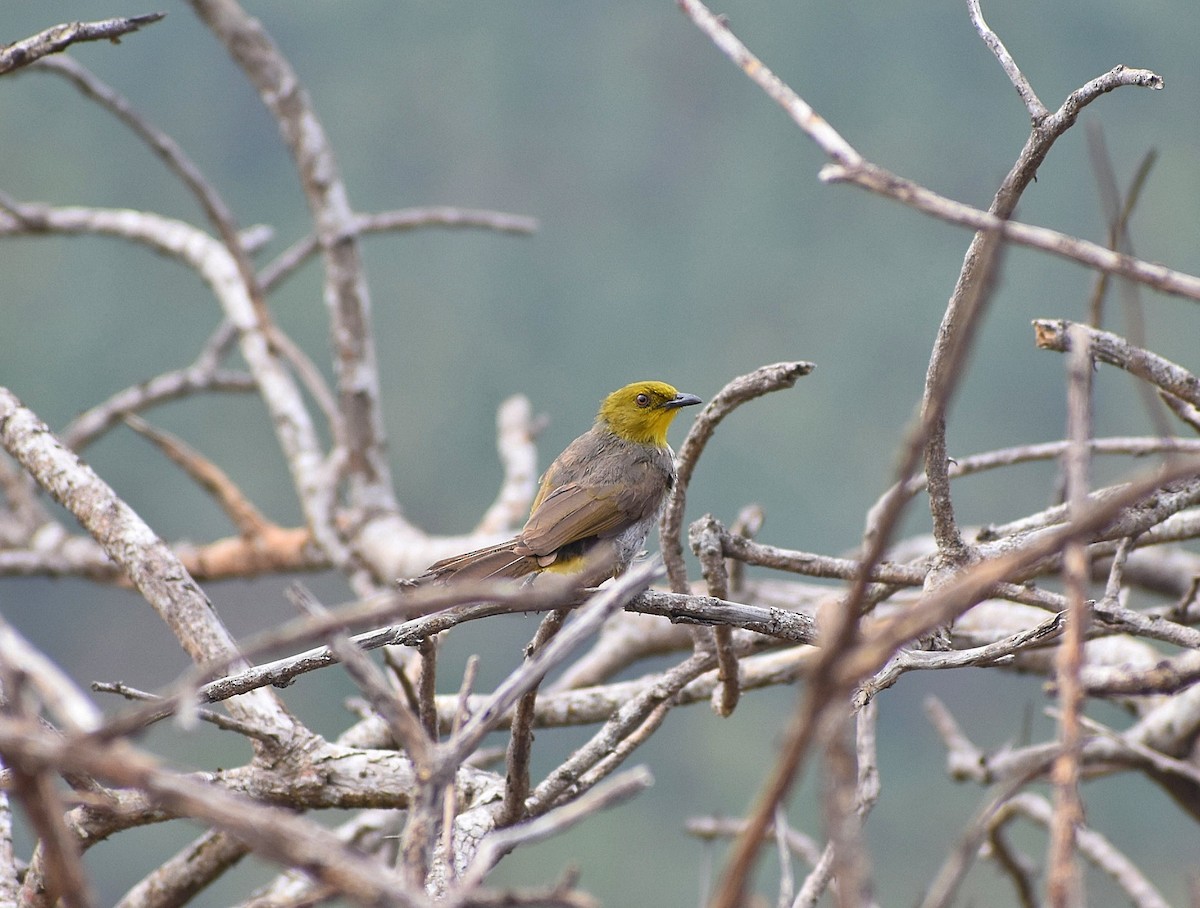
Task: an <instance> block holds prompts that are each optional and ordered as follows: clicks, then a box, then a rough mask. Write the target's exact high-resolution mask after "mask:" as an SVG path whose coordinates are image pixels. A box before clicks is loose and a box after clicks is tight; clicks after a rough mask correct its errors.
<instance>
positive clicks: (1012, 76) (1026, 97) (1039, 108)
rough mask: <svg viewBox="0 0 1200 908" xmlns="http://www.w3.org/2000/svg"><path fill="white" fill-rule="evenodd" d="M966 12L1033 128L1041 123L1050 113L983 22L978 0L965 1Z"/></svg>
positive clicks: (995, 36) (990, 29) (1001, 44)
mask: <svg viewBox="0 0 1200 908" xmlns="http://www.w3.org/2000/svg"><path fill="white" fill-rule="evenodd" d="M967 11H968V12H969V13H970V16H971V24H972V25H974V26H975V30H976V31H977V32H979V37H981V38H982V39H983V43H984V44H986V45H987V46H988V49H989V50H991V52H992V53H993V54H995V55H996V59H997V60H998V61H999V63H1000V67H1001V68H1002V69H1003V70H1004V74H1005V75H1006V76H1008V80H1009V81H1010V82H1012V84H1013V88H1015V89H1016V90H1017V94H1018V95H1020V96H1021V101H1022V102H1023V103H1024V104H1025V109H1026V110H1028V111H1029V118H1030V119H1031V120H1032V121H1033V123H1034V125H1035V126H1036V125H1037V124H1039V123H1041V121H1042V120H1043V119H1045V118H1046V116H1047V115H1048V114H1049V113H1050V111H1049V110H1048V109H1047V108H1046V105H1045V104H1043V103H1042V102H1041V101H1040V100H1039V99H1038V96H1037V94H1036V93H1035V92H1034V90H1033V86H1032V85H1030V84H1029V80H1028V79H1026V78H1025V74H1024V73H1023V72H1021V70H1020V68H1018V66H1017V63H1016V61H1015V60H1013V58H1012V54H1010V53H1009V52H1008V48H1006V47H1005V46H1004V42H1003V41H1001V40H1000V36H999V35H997V34H996V33H995V32H994V31H992V28H991V26H990V25H988V24H987V22H985V21H984V19H983V11H982V10H981V9H980V8H979V0H967Z"/></svg>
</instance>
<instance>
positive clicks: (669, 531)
mask: <svg viewBox="0 0 1200 908" xmlns="http://www.w3.org/2000/svg"><path fill="white" fill-rule="evenodd" d="M722 27H723V26H722ZM814 368H815V367H814V366H813V364H812V363H809V362H790V363H775V364H773V365H770V366H760V367H759V368H758V369H755V370H754V371H753V372H750V373H748V374H746V375H742V376H739V377H738V378H735V379H734V380H733V381H731V382H729V383H728V384H727V385H726V386H725V387H724V388H722V389H721V390H720V391H719V392H718V393H717V395H716V396H715V397H714V398H713V399H712V400H710V401H709V402H708V404H706V405H705V407H704V409H703V410H701V411H700V413H699V415H698V416H697V417H696V419H695V421H694V422H693V423H692V427H691V429H689V430H688V434H687V438H685V439H684V440H683V445H682V446H681V447H680V448H679V456H678V457H677V458H676V460H677V464H676V466H677V468H678V472H679V476H678V478H677V479H676V481H675V487H674V488H673V489H672V490H671V494H670V496H669V497H668V499H667V504H666V507H665V508H664V510H663V515H662V521H661V523H660V529H659V537H660V539H659V546H660V548H661V549H662V556H663V561H664V563H665V564H666V566H667V577H668V579H669V580H670V581H671V589H672V590H674V591H675V592H677V593H684V592H687V589H688V587H687V572H686V571H685V570H684V566H683V543H682V542H681V541H680V536H681V533H682V532H683V511H684V506H685V504H686V502H687V486H688V483H689V482H690V481H691V478H692V471H693V470H695V468H696V460H697V459H698V458H699V457H700V454H701V452H702V451H703V450H704V446H705V445H706V444H708V440H709V439H710V438H711V437H712V434H713V432H714V431H716V428H717V425H718V424H719V423H720V422H721V420H723V419H724V418H725V417H726V416H728V415H729V414H730V413H731V412H733V410H735V409H736V408H737V407H738V406H739V405H741V404H744V403H746V402H747V401H750V400H753V399H754V398H756V397H761V396H762V395H763V394H767V393H768V392H770V391H779V390H781V389H784V388H790V387H792V386H793V385H795V384H796V381H797V379H799V378H800V377H801V376H804V375H808V373H809V372H811V371H812V370H813V369H814Z"/></svg>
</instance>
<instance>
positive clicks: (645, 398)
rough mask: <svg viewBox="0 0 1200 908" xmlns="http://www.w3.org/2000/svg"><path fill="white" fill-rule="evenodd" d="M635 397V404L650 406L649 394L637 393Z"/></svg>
mask: <svg viewBox="0 0 1200 908" xmlns="http://www.w3.org/2000/svg"><path fill="white" fill-rule="evenodd" d="M635 399H636V400H637V405H638V406H639V407H648V406H650V395H649V394H639V395H638V396H637V397H636V398H635Z"/></svg>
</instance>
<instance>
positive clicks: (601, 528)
mask: <svg viewBox="0 0 1200 908" xmlns="http://www.w3.org/2000/svg"><path fill="white" fill-rule="evenodd" d="M698 403H701V400H700V398H699V397H697V396H696V395H694V394H683V393H681V392H679V391H677V390H676V389H675V388H674V387H672V386H671V385H669V384H667V383H666V382H661V381H636V382H633V383H632V384H628V385H625V387H623V388H620V389H618V390H616V391H613V392H612V393H611V394H609V395H608V396H607V397H606V398H604V401H603V402H602V403H601V404H600V410H599V412H598V413H597V414H596V421H595V423H594V424H593V425H592V427H591V428H590V429H589V430H588V431H586V432H584V433H583V434H582V435H580V436H579V437H578V438H576V439H575V440H574V441H573V442H571V443H570V444H569V445H567V447H566V449H565V450H564V451H563V452H562V453H561V454H559V455H558V457H556V458H555V459H554V462H553V463H551V464H550V467H549V468H548V469H547V470H546V472H545V473H544V474H543V475H542V479H541V484H540V486H539V487H538V492H537V495H536V496H535V497H534V500H533V505H532V507H531V508H530V513H529V519H528V520H527V521H526V522H525V526H524V528H522V530H521V532H520V533H518V534H517V535H516V536H515V537H514V538H512V539H509V540H508V541H506V542H501V543H499V544H497V545H491V546H488V547H487V548H482V549H477V550H475V551H473V552H466V553H464V554H461V555H455V556H453V557H451V558H445V559H443V560H441V561H438V562H437V563H435V564H433V565H430V567H429V568H428V569H426V571H425V573H424V574H422V575H421V576H420V577H417V578H415V579H414V581H413V582H415V583H417V584H421V583H426V582H436V583H448V582H454V581H461V580H474V581H480V580H490V579H516V578H526V577H530V576H531V575H537V574H540V573H542V572H544V571H550V572H554V573H568V574H579V575H581V579H582V580H585V581H586V582H585V585H588V586H592V585H595V584H596V583H599V582H600V581H601V580H603V579H606V578H607V577H609V576H613V577H615V576H618V575H620V574H621V573H623V572H624V571H625V569H626V568H628V567H629V565H630V563H631V562H632V561H633V559H634V558H635V556H637V554H638V553H639V552H640V551H641V549H642V545H643V543H645V541H646V536H647V535H648V534H649V532H650V530H651V528H652V527H653V526H654V525H655V524H656V523H657V522H658V518H659V515H660V514H661V513H662V509H663V507H664V505H665V504H666V500H667V495H668V494H669V493H670V491H671V489H672V488H674V486H675V452H674V451H672V450H671V447H670V445H669V444H667V429H668V428H669V427H670V425H671V422H672V420H674V419H675V416H676V415H677V414H678V413H679V410H680V409H681V408H682V407H691V406H694V405H696V404H698ZM582 575H586V577H584V576H582Z"/></svg>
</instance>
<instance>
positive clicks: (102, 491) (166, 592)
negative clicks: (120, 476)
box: [0, 389, 290, 729]
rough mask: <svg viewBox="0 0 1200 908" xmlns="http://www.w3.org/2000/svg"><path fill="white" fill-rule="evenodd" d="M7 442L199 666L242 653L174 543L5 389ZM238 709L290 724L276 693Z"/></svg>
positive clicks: (1, 398) (2, 427)
mask: <svg viewBox="0 0 1200 908" xmlns="http://www.w3.org/2000/svg"><path fill="white" fill-rule="evenodd" d="M0 444H3V446H4V448H5V450H7V451H8V453H9V454H10V455H12V456H13V457H14V458H15V459H16V460H17V461H18V462H19V463H20V464H21V465H22V466H23V467H24V468H25V469H26V470H28V471H29V473H30V474H31V475H32V476H33V477H34V478H35V479H36V480H37V481H38V483H39V484H40V485H41V486H42V487H43V488H44V489H45V490H46V491H47V492H49V493H50V494H51V495H52V496H53V497H54V499H55V500H56V501H58V502H59V504H61V505H62V506H63V507H65V508H67V510H69V511H70V512H71V513H72V514H74V515H75V517H76V518H78V520H79V522H80V523H82V524H83V526H84V527H85V528H86V529H87V530H88V532H89V533H91V534H92V536H93V537H95V539H96V541H97V542H99V543H100V544H101V545H102V546H103V547H104V550H105V552H106V553H107V554H108V556H109V557H110V558H112V559H113V561H115V562H116V563H117V564H119V565H120V566H121V567H122V569H123V570H124V571H125V573H126V574H127V575H128V577H129V579H130V580H131V581H132V582H133V584H134V586H136V587H137V589H138V591H139V592H140V593H141V594H142V595H143V596H144V597H145V599H146V601H147V602H149V603H150V604H151V605H152V606H153V607H154V608H155V610H156V611H158V613H159V615H160V616H161V617H162V618H163V620H164V621H166V622H167V624H168V626H169V627H170V628H171V630H172V631H173V632H174V634H175V636H176V637H177V638H178V639H179V641H180V643H182V644H183V646H184V649H186V650H187V652H188V654H189V655H190V656H191V657H192V659H193V660H194V661H197V662H206V661H208V660H210V659H213V658H220V657H226V658H228V657H230V656H233V655H236V652H237V649H236V645H235V643H234V640H233V637H232V635H230V633H229V631H228V630H227V629H226V628H225V626H224V625H223V624H222V623H221V621H220V619H219V618H218V617H217V616H216V613H215V612H214V611H213V609H212V606H211V604H210V603H209V602H208V599H207V598H206V597H205V596H204V594H203V593H202V592H200V589H199V587H198V586H197V585H196V583H195V581H193V580H192V578H191V577H190V576H189V575H188V573H187V570H186V569H185V568H184V566H183V565H182V564H180V563H179V560H178V559H177V558H176V557H175V555H174V554H173V553H172V552H171V550H170V549H169V548H168V547H167V546H166V544H165V543H164V542H163V541H162V540H161V539H159V538H158V537H157V536H156V535H155V534H154V532H153V531H152V530H151V529H150V528H149V527H148V526H146V524H145V523H144V522H143V521H142V520H141V518H140V517H138V516H137V514H135V513H134V512H133V510H132V509H131V508H130V507H129V506H128V505H127V504H125V502H124V501H122V500H121V499H120V498H118V497H117V495H116V493H114V492H113V490H112V489H111V488H110V487H109V486H108V484H107V483H105V482H104V481H103V480H102V479H100V477H99V476H97V475H96V474H95V472H94V471H93V470H92V469H91V467H89V466H87V464H85V463H83V462H82V461H81V460H79V458H78V456H76V455H75V454H74V453H72V452H71V451H69V450H67V449H66V448H65V447H63V445H62V444H61V443H60V442H59V441H58V440H57V439H56V438H54V436H53V435H52V434H51V433H50V430H49V429H48V428H47V427H46V425H45V424H44V423H42V422H41V420H39V419H38V418H37V417H36V416H35V415H34V414H33V413H32V412H31V411H29V410H27V409H26V408H25V407H23V406H21V403H20V401H18V400H17V399H16V398H15V397H13V396H12V394H11V393H10V392H9V391H7V390H5V389H0ZM231 709H233V710H234V711H235V714H236V713H243V717H247V718H248V717H249V716H250V714H251V713H253V714H254V715H255V716H256V717H257V718H258V719H259V720H260V721H261V722H262V723H263V727H264V728H271V727H276V728H280V729H282V728H284V727H286V726H288V725H289V724H290V723H289V722H288V720H287V719H286V715H285V713H284V712H283V710H282V708H281V706H280V704H279V701H278V700H277V699H276V698H275V697H273V696H272V695H270V694H268V693H264V692H258V693H256V694H253V695H251V696H250V697H247V698H245V699H243V700H238V701H236V702H235V703H233V704H231Z"/></svg>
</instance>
